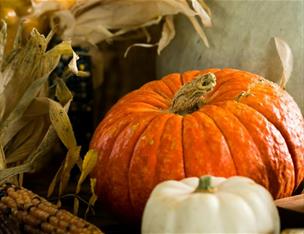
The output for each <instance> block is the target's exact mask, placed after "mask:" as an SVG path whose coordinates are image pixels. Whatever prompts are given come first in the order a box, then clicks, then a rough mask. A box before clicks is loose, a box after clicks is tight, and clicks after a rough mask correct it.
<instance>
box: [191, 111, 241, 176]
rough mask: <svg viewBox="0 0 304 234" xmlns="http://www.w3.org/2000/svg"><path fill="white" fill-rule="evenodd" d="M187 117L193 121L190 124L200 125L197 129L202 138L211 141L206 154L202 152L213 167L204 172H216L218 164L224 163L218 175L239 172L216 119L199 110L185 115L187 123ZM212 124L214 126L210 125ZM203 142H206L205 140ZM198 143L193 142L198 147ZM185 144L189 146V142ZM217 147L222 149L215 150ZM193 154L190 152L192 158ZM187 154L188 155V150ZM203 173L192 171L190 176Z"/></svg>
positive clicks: (231, 174)
mask: <svg viewBox="0 0 304 234" xmlns="http://www.w3.org/2000/svg"><path fill="white" fill-rule="evenodd" d="M189 117H190V118H189ZM187 119H188V121H189V120H190V121H193V125H191V124H190V125H188V126H193V127H194V128H195V125H194V122H195V123H196V124H197V125H198V129H197V130H198V131H200V132H201V134H202V135H201V137H202V139H203V140H204V141H205V142H209V144H208V145H207V146H206V148H205V150H207V151H206V154H205V153H204V154H202V157H203V158H204V159H205V160H204V161H206V163H207V164H210V165H211V168H209V170H205V172H204V173H203V174H214V172H215V171H216V170H217V168H218V166H217V165H219V164H222V165H225V168H224V169H223V170H221V172H220V173H219V174H216V175H217V176H224V177H226V176H235V175H236V174H237V173H236V166H235V163H234V161H233V160H232V156H231V153H230V151H229V147H228V145H227V142H226V140H225V138H224V136H223V133H222V132H221V131H220V129H219V128H218V127H217V126H216V125H215V123H214V121H213V120H212V119H210V118H209V117H208V116H207V115H205V114H203V113H202V112H198V111H197V112H195V113H193V114H192V115H187V116H185V123H186V120H187ZM207 120H208V121H210V122H209V123H207V124H206V122H208V121H207ZM210 124H211V125H212V126H210ZM198 134H199V133H198ZM209 135H210V136H209ZM208 136H209V137H208ZM214 136H216V137H214ZM219 138H220V139H222V140H221V141H219V142H216V144H214V142H213V141H214V140H215V141H216V140H217V139H219ZM201 144H204V142H203V143H201ZM198 145H199V144H197V145H194V144H193V147H194V148H197V146H198ZM185 146H187V144H185ZM190 146H191V144H190ZM191 148H192V147H191ZM215 148H216V149H220V151H216V152H214V151H215ZM222 150H224V151H222ZM188 151H189V150H188ZM191 154H192V153H191ZM191 154H189V155H190V158H192V157H191ZM185 155H187V152H186V154H185ZM206 155H208V156H206ZM188 161H189V160H188ZM190 162H191V160H190ZM202 162H203V161H202ZM214 163H216V166H215V165H213V164H214ZM204 167H205V166H204V165H202V168H204ZM206 168H207V167H206ZM201 174H202V173H201V172H200V173H199V174H197V173H193V172H191V174H190V175H189V176H199V175H201Z"/></svg>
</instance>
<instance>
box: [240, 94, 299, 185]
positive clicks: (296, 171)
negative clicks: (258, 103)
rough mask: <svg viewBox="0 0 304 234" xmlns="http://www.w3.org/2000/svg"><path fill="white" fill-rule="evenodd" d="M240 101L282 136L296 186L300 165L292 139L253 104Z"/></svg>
mask: <svg viewBox="0 0 304 234" xmlns="http://www.w3.org/2000/svg"><path fill="white" fill-rule="evenodd" d="M263 95H266V94H265V93H264V94H263ZM241 103H242V104H245V105H247V106H249V107H251V108H253V109H254V110H256V111H257V112H258V113H260V114H261V115H263V116H264V117H265V118H266V119H267V120H268V121H269V122H270V123H271V124H272V125H274V126H275V127H276V129H277V130H278V131H279V132H280V133H281V135H282V136H283V138H284V141H285V143H286V145H287V148H288V152H289V154H290V155H291V158H292V162H293V167H294V171H295V186H294V187H296V186H297V184H298V183H300V182H301V181H298V174H299V172H298V170H299V169H300V168H298V167H301V166H300V165H297V162H296V158H297V153H296V151H295V150H294V149H292V148H293V147H292V146H291V145H290V144H292V142H291V141H292V140H291V139H289V137H288V134H287V133H286V132H285V130H284V129H283V130H282V129H281V128H279V126H277V125H276V124H275V123H273V122H272V121H270V119H268V118H267V117H266V116H265V115H264V114H263V113H262V112H260V111H258V110H257V109H256V108H254V106H252V105H250V104H248V103H244V102H241ZM302 180H303V178H302Z"/></svg>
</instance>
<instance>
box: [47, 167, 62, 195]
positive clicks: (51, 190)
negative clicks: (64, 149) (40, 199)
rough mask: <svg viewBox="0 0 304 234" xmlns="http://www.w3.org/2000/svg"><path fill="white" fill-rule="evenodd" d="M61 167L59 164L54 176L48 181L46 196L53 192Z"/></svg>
mask: <svg viewBox="0 0 304 234" xmlns="http://www.w3.org/2000/svg"><path fill="white" fill-rule="evenodd" d="M62 168H63V165H61V166H60V167H59V169H58V171H57V172H56V174H55V176H54V178H53V179H52V182H51V183H50V185H49V188H48V193H47V197H50V196H52V194H53V193H54V190H55V187H56V185H57V183H58V181H59V179H60V177H61V173H62Z"/></svg>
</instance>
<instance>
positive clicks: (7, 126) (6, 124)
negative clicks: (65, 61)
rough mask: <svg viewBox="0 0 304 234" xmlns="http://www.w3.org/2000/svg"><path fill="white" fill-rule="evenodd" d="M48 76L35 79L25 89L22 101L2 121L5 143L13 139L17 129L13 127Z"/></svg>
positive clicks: (1, 137) (0, 128) (0, 137)
mask: <svg viewBox="0 0 304 234" xmlns="http://www.w3.org/2000/svg"><path fill="white" fill-rule="evenodd" d="M47 78H48V76H44V77H43V78H40V79H38V80H35V81H34V82H33V83H32V84H31V85H30V87H29V88H28V89H27V90H26V91H25V93H24V94H23V96H22V98H21V99H20V102H19V103H18V104H17V106H16V107H15V109H14V110H13V111H12V112H11V113H10V114H9V116H8V117H7V119H5V120H4V121H3V122H1V123H0V141H1V143H2V144H3V145H5V144H6V143H7V142H8V140H7V139H11V138H12V137H13V136H12V133H13V134H14V133H15V131H12V130H11V129H12V128H13V129H15V126H16V123H17V122H18V121H19V120H20V119H21V118H22V116H23V114H24V113H25V111H26V109H27V108H28V107H29V105H30V104H31V102H32V101H33V99H34V98H35V96H36V95H37V94H38V92H39V90H40V89H41V87H42V85H43V84H44V83H45V82H46V81H47Z"/></svg>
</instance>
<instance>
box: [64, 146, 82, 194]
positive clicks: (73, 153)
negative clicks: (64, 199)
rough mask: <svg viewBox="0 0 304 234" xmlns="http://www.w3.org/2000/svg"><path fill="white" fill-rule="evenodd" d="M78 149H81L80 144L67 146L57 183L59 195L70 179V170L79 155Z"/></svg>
mask: <svg viewBox="0 0 304 234" xmlns="http://www.w3.org/2000/svg"><path fill="white" fill-rule="evenodd" d="M80 149H81V147H80V146H75V147H71V148H69V151H68V153H67V155H66V158H65V160H64V165H63V168H62V172H61V178H60V184H59V197H60V196H61V195H62V193H63V191H64V190H65V188H66V186H67V184H68V182H69V179H70V173H71V170H72V168H73V167H74V166H75V165H76V163H77V161H78V159H79V157H80Z"/></svg>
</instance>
